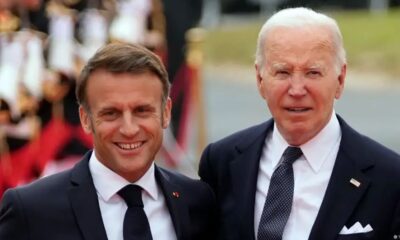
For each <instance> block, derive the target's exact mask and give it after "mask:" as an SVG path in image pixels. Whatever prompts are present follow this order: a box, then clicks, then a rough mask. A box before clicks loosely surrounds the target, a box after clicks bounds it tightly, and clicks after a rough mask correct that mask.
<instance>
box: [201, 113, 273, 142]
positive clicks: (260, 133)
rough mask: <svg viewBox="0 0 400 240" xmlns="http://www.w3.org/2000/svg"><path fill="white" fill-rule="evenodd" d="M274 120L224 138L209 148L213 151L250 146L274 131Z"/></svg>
mask: <svg viewBox="0 0 400 240" xmlns="http://www.w3.org/2000/svg"><path fill="white" fill-rule="evenodd" d="M272 126H273V120H272V119H270V120H268V121H266V122H263V123H261V124H258V125H254V126H251V127H248V128H246V129H243V130H240V131H238V132H235V133H233V134H231V135H229V136H227V137H224V138H222V139H220V140H218V141H216V142H214V143H211V144H210V145H208V146H207V148H213V149H230V148H232V147H235V146H243V147H246V146H249V145H251V144H252V143H253V142H254V141H256V140H257V139H259V138H260V137H262V138H265V137H266V135H267V132H268V131H269V130H270V129H272Z"/></svg>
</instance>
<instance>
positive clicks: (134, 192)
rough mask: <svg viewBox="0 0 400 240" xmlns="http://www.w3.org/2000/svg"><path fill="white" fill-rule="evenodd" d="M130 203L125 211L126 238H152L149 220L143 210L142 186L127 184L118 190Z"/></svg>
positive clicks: (149, 239)
mask: <svg viewBox="0 0 400 240" xmlns="http://www.w3.org/2000/svg"><path fill="white" fill-rule="evenodd" d="M118 195H120V196H121V197H122V198H123V199H124V200H125V202H126V205H128V209H127V210H126V213H125V218H124V226H123V234H124V240H151V239H153V238H152V236H151V231H150V225H149V221H148V220H147V216H146V213H145V212H144V210H143V202H142V188H141V187H139V186H137V185H132V184H130V185H127V186H125V187H124V188H122V189H121V190H119V191H118Z"/></svg>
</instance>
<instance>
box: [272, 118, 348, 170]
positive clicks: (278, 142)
mask: <svg viewBox="0 0 400 240" xmlns="http://www.w3.org/2000/svg"><path fill="white" fill-rule="evenodd" d="M341 136H342V133H341V130H340V124H339V121H338V119H337V117H336V113H335V111H333V112H332V115H331V118H330V120H329V122H328V123H327V124H326V126H325V127H324V128H323V129H322V130H321V131H320V132H319V133H318V134H317V135H315V136H314V137H313V138H312V139H310V140H309V141H308V142H306V143H304V144H302V145H301V146H300V148H301V151H302V152H303V156H304V158H305V159H306V161H307V162H308V163H309V164H310V166H311V168H312V169H313V171H314V172H319V171H320V169H321V167H322V165H323V164H324V162H325V160H326V159H327V157H328V156H329V154H330V152H331V151H332V150H333V149H334V146H336V145H337V144H339V143H340V139H341ZM288 146H290V145H289V144H288V143H287V141H286V140H285V139H284V138H283V136H282V135H281V134H280V132H279V131H278V128H277V127H276V123H274V129H273V132H272V150H273V151H275V152H274V153H275V156H282V154H283V152H284V151H285V149H286V148H287V147H288ZM272 161H273V162H272V166H274V169H275V167H276V166H277V165H278V163H279V161H280V158H276V159H273V160H272Z"/></svg>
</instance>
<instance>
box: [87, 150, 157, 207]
mask: <svg viewBox="0 0 400 240" xmlns="http://www.w3.org/2000/svg"><path fill="white" fill-rule="evenodd" d="M89 169H90V172H91V174H92V178H93V183H94V187H95V188H96V191H97V193H98V194H99V196H100V197H101V198H103V200H104V201H106V202H107V201H109V200H110V199H111V198H112V197H113V196H114V195H116V194H117V192H118V191H119V190H120V189H121V188H123V187H125V186H126V185H128V184H135V185H138V186H140V187H142V188H143V189H144V190H145V192H146V193H147V194H148V195H149V196H150V197H151V198H153V199H154V200H157V198H158V188H157V182H156V179H155V174H154V163H152V164H151V166H150V168H149V169H148V170H147V171H146V173H145V174H144V175H143V176H142V177H141V178H140V179H139V180H137V181H136V182H134V183H131V182H129V181H127V180H126V179H125V178H123V177H121V176H120V175H118V174H117V173H115V172H113V171H112V170H111V169H109V168H108V167H106V166H105V165H104V164H103V163H101V162H100V161H99V160H98V159H97V157H96V154H95V151H94V150H93V153H92V155H91V156H90V160H89Z"/></svg>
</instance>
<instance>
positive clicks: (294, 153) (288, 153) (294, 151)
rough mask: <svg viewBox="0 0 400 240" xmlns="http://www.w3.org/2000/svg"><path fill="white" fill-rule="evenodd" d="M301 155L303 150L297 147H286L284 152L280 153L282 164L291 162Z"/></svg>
mask: <svg viewBox="0 0 400 240" xmlns="http://www.w3.org/2000/svg"><path fill="white" fill-rule="evenodd" d="M301 155H303V152H302V151H301V148H299V147H287V148H286V150H285V152H283V155H282V158H283V160H282V164H293V162H294V161H295V160H296V159H298V158H299V157H301Z"/></svg>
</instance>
